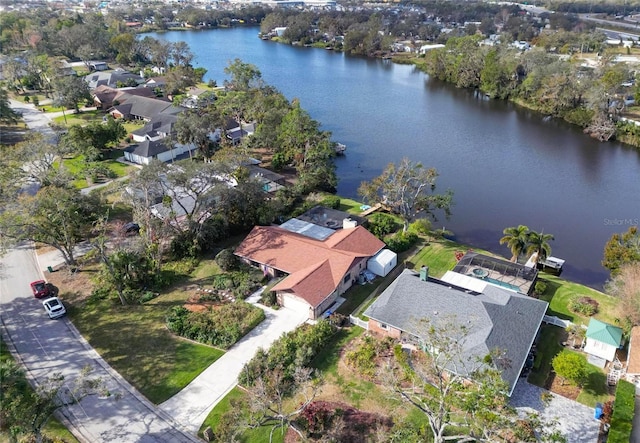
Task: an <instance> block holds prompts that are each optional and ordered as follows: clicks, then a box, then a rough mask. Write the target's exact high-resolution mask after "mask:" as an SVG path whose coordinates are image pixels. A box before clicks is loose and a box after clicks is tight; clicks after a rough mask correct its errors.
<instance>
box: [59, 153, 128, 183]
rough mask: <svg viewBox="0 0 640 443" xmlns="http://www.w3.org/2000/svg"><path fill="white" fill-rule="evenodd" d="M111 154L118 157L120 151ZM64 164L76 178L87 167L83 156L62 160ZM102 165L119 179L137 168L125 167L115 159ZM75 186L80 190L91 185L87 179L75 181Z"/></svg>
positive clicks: (108, 160)
mask: <svg viewBox="0 0 640 443" xmlns="http://www.w3.org/2000/svg"><path fill="white" fill-rule="evenodd" d="M110 152H111V153H114V155H115V156H117V155H118V152H119V151H117V150H112V151H110ZM62 164H63V165H64V167H65V168H66V169H67V171H69V173H70V174H72V175H74V176H81V175H82V170H83V168H84V165H85V160H84V156H83V155H78V156H76V157H73V158H65V159H63V160H62ZM100 164H102V165H104V166H106V167H107V168H109V169H110V170H111V171H113V172H114V173H115V174H116V175H117V176H118V177H124V176H126V175H128V174H129V172H130V171H131V170H132V169H134V168H135V167H134V166H131V165H125V164H123V163H120V162H118V161H116V160H115V159H106V160H103V161H101V162H100ZM54 167H60V162H59V161H56V164H55V165H54ZM73 185H74V186H75V187H76V188H78V189H82V188H86V187H88V186H89V184H88V183H87V180H86V178H76V179H75V180H73Z"/></svg>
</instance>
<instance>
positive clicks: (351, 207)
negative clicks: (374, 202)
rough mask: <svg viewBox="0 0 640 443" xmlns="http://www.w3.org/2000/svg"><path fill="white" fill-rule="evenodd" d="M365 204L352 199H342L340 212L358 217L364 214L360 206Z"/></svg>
mask: <svg viewBox="0 0 640 443" xmlns="http://www.w3.org/2000/svg"><path fill="white" fill-rule="evenodd" d="M363 204H364V203H361V202H357V201H355V200H352V199H350V198H345V197H340V210H341V211H345V212H348V213H349V214H355V215H358V214H360V213H361V212H362V210H361V209H360V206H362V205H363Z"/></svg>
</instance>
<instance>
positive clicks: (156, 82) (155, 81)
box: [144, 77, 167, 89]
mask: <svg viewBox="0 0 640 443" xmlns="http://www.w3.org/2000/svg"><path fill="white" fill-rule="evenodd" d="M166 84H167V80H166V79H165V78H164V77H151V78H150V79H148V80H147V81H146V82H145V83H144V86H145V88H151V89H155V88H160V89H164V87H165V86H166Z"/></svg>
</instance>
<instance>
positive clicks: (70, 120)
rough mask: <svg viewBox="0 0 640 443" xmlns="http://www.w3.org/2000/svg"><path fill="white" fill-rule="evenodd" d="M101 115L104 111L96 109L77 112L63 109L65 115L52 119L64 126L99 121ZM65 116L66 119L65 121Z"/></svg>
mask: <svg viewBox="0 0 640 443" xmlns="http://www.w3.org/2000/svg"><path fill="white" fill-rule="evenodd" d="M103 115H105V114H104V112H102V111H99V110H97V109H96V110H95V111H83V112H80V113H79V114H75V111H74V110H69V111H65V115H61V116H60V117H56V118H54V119H53V121H54V122H56V123H59V124H61V125H66V126H71V125H86V124H87V123H91V122H98V123H99V122H101V121H102V116H103ZM65 117H66V119H67V120H66V122H65Z"/></svg>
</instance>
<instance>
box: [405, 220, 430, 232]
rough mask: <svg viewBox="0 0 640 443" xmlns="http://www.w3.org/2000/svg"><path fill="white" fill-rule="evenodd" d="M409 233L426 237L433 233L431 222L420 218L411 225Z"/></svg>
mask: <svg viewBox="0 0 640 443" xmlns="http://www.w3.org/2000/svg"><path fill="white" fill-rule="evenodd" d="M409 231H410V232H413V233H414V234H416V235H426V234H428V233H429V232H430V231H431V222H430V221H429V220H427V219H426V218H419V219H417V220H416V221H414V222H413V223H411V224H410V225H409Z"/></svg>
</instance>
